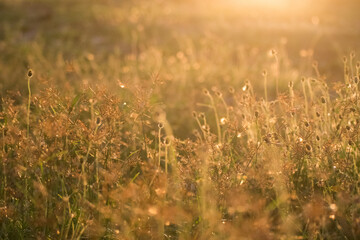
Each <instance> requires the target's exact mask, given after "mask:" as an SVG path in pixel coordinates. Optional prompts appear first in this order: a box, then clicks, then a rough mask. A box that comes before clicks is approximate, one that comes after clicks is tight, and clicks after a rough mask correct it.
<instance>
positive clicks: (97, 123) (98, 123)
mask: <svg viewBox="0 0 360 240" xmlns="http://www.w3.org/2000/svg"><path fill="white" fill-rule="evenodd" d="M96 125H97V126H100V125H101V117H97V118H96Z"/></svg>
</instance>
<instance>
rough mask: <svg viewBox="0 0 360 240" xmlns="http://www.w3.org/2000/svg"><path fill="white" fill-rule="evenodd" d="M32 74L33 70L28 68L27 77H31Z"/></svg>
mask: <svg viewBox="0 0 360 240" xmlns="http://www.w3.org/2000/svg"><path fill="white" fill-rule="evenodd" d="M33 75H34V71H33V70H32V69H31V68H30V69H29V70H28V72H27V76H28V78H31V77H32V76H33Z"/></svg>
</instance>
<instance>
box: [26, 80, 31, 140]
mask: <svg viewBox="0 0 360 240" xmlns="http://www.w3.org/2000/svg"><path fill="white" fill-rule="evenodd" d="M30 78H31V77H28V81H27V82H28V84H27V85H28V91H29V99H28V106H27V119H26V120H27V121H26V124H27V132H26V137H27V138H29V133H30V104H31V87H30Z"/></svg>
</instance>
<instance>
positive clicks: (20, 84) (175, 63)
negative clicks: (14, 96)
mask: <svg viewBox="0 0 360 240" xmlns="http://www.w3.org/2000/svg"><path fill="white" fill-rule="evenodd" d="M359 9H360V1H357V0H317V1H310V0H251V1H249V0H248V1H245V0H207V1H200V0H151V1H150V0H132V1H120V0H118V1H115V0H76V1H74V0H71V1H70V0H62V1H52V0H2V1H0V53H1V54H0V93H1V94H5V93H6V92H7V91H9V90H10V91H19V92H20V93H21V94H26V91H27V90H26V80H25V74H26V72H27V69H28V68H32V69H33V70H34V72H35V76H34V78H33V83H32V84H33V86H32V88H33V89H34V91H35V92H36V91H37V90H38V91H40V90H41V89H43V87H45V86H58V87H59V88H58V89H59V91H63V92H67V93H72V92H78V91H81V89H84V87H87V86H93V85H99V84H101V85H104V86H108V87H109V89H111V90H112V91H115V92H116V91H120V90H119V89H120V88H116V87H114V86H117V87H119V86H120V85H121V86H126V87H131V86H136V87H137V88H144V89H149V88H151V87H153V85H154V84H155V83H156V84H157V85H158V87H157V90H156V91H153V92H152V93H151V94H152V95H151V97H152V101H153V102H155V103H157V102H163V103H165V105H166V106H165V108H166V111H168V112H169V113H173V114H169V115H170V121H172V124H173V126H174V128H175V131H176V129H179V128H180V126H181V122H182V121H183V120H184V119H185V118H188V117H189V116H190V115H191V110H192V109H193V108H194V105H195V103H196V102H198V100H199V96H198V95H199V92H201V89H202V88H204V87H207V88H217V89H220V90H221V91H226V90H227V89H228V87H230V86H232V87H234V88H240V87H241V86H243V84H244V82H245V81H246V80H250V81H251V82H252V83H253V85H254V86H255V90H258V92H259V93H258V94H259V96H261V93H262V92H263V89H262V87H263V84H262V75H261V73H262V71H263V70H267V71H268V72H269V79H270V84H272V83H273V82H272V81H274V79H275V78H279V82H280V90H281V91H283V92H284V91H286V90H287V84H288V82H289V81H290V80H292V81H294V83H295V85H296V84H297V83H298V82H299V80H300V78H301V77H302V76H305V77H311V76H313V75H315V72H314V69H313V67H312V64H313V62H314V61H317V62H318V64H319V72H320V74H321V77H323V78H324V79H326V81H328V82H329V83H331V82H335V81H342V78H343V63H342V59H343V56H349V54H350V52H352V51H354V52H355V53H357V52H358V51H359V43H360V41H359V40H360V21H358V20H359V13H358V10H359ZM271 50H275V51H276V54H277V60H276V59H274V56H272V54H269V53H271ZM276 61H278V63H277V64H278V67H276V66H275V64H276ZM355 61H356V59H355ZM275 68H276V69H275ZM315 76H316V75H315ZM269 88H270V89H269V94H270V96H274V92H275V87H274V84H272V85H271V86H269ZM184 99H186V101H185V100H184ZM179 112H181V113H184V112H186V114H185V116H184V117H179V116H178V115H179V114H177V113H179ZM171 116H172V117H171ZM171 118H173V119H171ZM182 118H184V119H182Z"/></svg>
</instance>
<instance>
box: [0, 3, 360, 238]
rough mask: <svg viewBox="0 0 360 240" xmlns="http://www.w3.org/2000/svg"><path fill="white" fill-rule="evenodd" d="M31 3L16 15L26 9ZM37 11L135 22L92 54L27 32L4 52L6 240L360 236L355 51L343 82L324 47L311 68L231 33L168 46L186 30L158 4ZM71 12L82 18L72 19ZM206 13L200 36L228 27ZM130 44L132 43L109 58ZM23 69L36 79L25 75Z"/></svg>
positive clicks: (0, 217)
mask: <svg viewBox="0 0 360 240" xmlns="http://www.w3.org/2000/svg"><path fill="white" fill-rule="evenodd" d="M19 2H20V3H17V4H19V5H16V4H15V5H16V6H17V7H19V8H14V6H13V5H12V4H14V3H7V2H5V3H4V5H0V7H1V6H5V7H6V9H12V10H13V11H15V12H17V14H20V13H22V12H23V11H25V12H26V11H27V10H26V8H22V7H23V6H25V7H28V5H26V4H29V2H27V1H19ZM37 3H38V4H39V5H35V7H36V8H37V10H38V11H40V13H41V14H42V15H41V14H40V13H39V14H40V15H37V14H36V13H35V14H34V15H32V16H33V17H34V16H43V17H45V18H46V19H47V20H48V21H50V23H51V24H49V25H50V26H53V25H54V24H55V25H56V24H58V25H59V26H69V25H71V24H74V23H79V22H80V20H79V19H78V17H79V16H78V15H76V13H78V14H80V13H81V14H83V15H81V16H82V17H85V18H86V19H89V20H92V21H93V22H92V23H93V24H94V23H97V24H99V25H101V24H102V23H103V22H106V21H109V19H108V18H113V17H116V16H117V17H118V19H117V18H116V19H115V20H114V19H113V22H110V23H109V25H106V26H107V27H111V23H112V24H116V23H122V24H123V27H121V28H119V29H118V32H116V33H114V34H113V35H106V31H108V30H109V29H100V30H99V31H101V34H105V36H107V38H104V39H105V40H104V39H102V40H99V39H97V41H100V43H99V42H96V41H95V40H94V41H95V43H93V44H94V45H91V44H90V43H89V45H86V44H87V43H88V42H87V41H88V40H87V39H86V38H85V39H83V40H81V41H84V42H83V44H85V45H84V46H80V47H78V48H76V47H75V45H76V44H74V42H76V40H75V39H76V38H77V37H78V36H77V35H76V34H75V33H74V35H73V36H67V37H69V38H70V39H71V41H70V42H68V43H67V44H69V46H67V45H66V44H65V43H66V41H65V40H64V39H65V37H63V38H61V43H63V44H64V45H63V47H62V49H61V51H60V52H56V51H55V50H52V51H48V52H47V51H45V50H46V49H55V45H56V44H55V43H53V42H51V41H50V40H51V39H54V38H52V37H51V36H40V37H38V39H36V38H35V39H32V40H29V42H26V43H24V42H21V41H20V40H21V39H23V38H22V37H19V38H16V37H14V36H16V34H20V33H21V31H22V30H16V29H8V32H7V33H6V34H7V35H6V34H5V35H6V36H5V37H4V38H3V41H2V42H0V49H2V50H4V51H6V55H7V56H8V58H5V57H3V56H1V57H0V66H5V67H7V68H6V70H4V72H2V73H0V76H1V79H2V82H1V84H2V85H1V86H2V88H1V90H2V92H1V94H2V96H1V102H0V103H1V104H0V124H1V125H0V126H1V128H0V131H1V137H0V146H1V155H0V156H1V166H0V170H1V173H0V239H357V238H359V237H360V220H359V219H360V205H359V203H360V197H359V196H360V195H359V187H360V186H359V167H360V157H359V153H360V150H359V141H360V140H359V127H360V107H359V104H360V99H359V94H360V92H359V78H360V64H359V63H358V62H357V56H356V55H355V52H353V53H351V54H350V55H349V56H347V57H344V59H343V61H342V63H341V66H340V67H338V68H341V69H343V71H341V73H337V75H335V76H339V75H342V76H343V80H341V81H340V80H339V81H329V80H328V79H327V78H326V77H325V74H324V73H323V72H326V70H324V68H323V65H322V63H321V62H320V63H319V64H318V63H317V62H314V61H313V60H314V54H313V52H312V51H315V50H314V49H312V47H313V46H310V47H311V49H308V50H304V51H305V52H300V55H301V58H302V64H299V66H298V67H297V66H295V64H292V61H291V59H292V58H291V56H289V55H288V52H289V51H288V49H287V48H288V46H287V42H286V41H285V40H284V39H282V40H280V41H279V42H277V44H275V45H276V47H275V48H274V49H272V50H270V51H268V49H267V51H262V49H261V47H264V45H261V44H260V47H259V48H257V47H252V46H249V47H248V45H243V46H237V45H236V44H235V42H236V39H235V38H234V39H233V41H230V42H226V41H227V40H229V39H231V37H229V36H226V33H228V32H227V31H225V30H224V29H222V27H221V24H220V26H218V25H216V26H213V27H214V28H215V30H214V31H215V32H216V31H220V30H221V31H224V36H223V37H224V38H223V39H222V38H219V37H218V36H216V35H213V32H211V27H210V28H209V29H207V30H208V31H209V32H206V33H204V35H202V34H201V33H197V32H196V31H195V32H192V33H188V32H187V33H185V34H181V33H178V31H177V29H176V30H173V31H170V32H169V35H171V37H164V38H160V37H159V36H154V35H153V34H155V33H156V32H160V33H164V32H162V30H163V31H164V29H162V30H161V28H165V32H166V31H167V30H169V29H173V28H174V29H175V25H176V23H174V22H166V21H163V22H162V21H160V18H161V17H164V16H167V14H168V13H167V10H166V9H165V10H160V9H158V8H156V7H153V6H151V4H149V3H148V4H146V3H144V4H143V5H140V6H137V5H132V4H131V3H129V2H126V3H123V4H119V5H120V6H119V5H117V4H115V3H114V2H112V1H109V2H106V3H102V4H100V3H98V2H96V1H95V2H93V1H91V3H90V6H92V7H93V10H92V11H91V12H90V13H88V12H84V11H83V10H84V9H83V7H84V5H83V4H84V3H83V2H82V1H79V2H77V3H76V4H74V5H71V3H69V2H67V1H65V3H63V4H60V5H56V4H55V5H52V3H50V2H47V1H37ZM159 3H161V4H162V6H163V7H171V6H173V5H171V4H175V6H181V7H182V8H179V10H178V11H175V13H174V14H175V15H176V14H179V15H180V16H183V17H184V16H185V17H184V20H189V21H190V20H192V18H193V17H194V16H196V15H194V14H192V13H191V12H190V13H189V16H188V17H186V16H187V15H186V14H184V13H183V12H182V11H183V10H184V9H183V8H185V7H186V6H188V5H186V4H184V5H182V4H179V3H177V2H176V1H175V2H172V3H171V4H170V5H167V4H166V3H164V2H162V1H159ZM22 4H24V5H22ZM176 4H178V5H176ZM85 5H86V4H85ZM30 6H31V7H34V5H31V4H30ZM54 6H60V7H61V8H60V7H59V8H54ZM69 6H70V7H71V6H74V8H73V9H71V8H70V7H69ZM112 6H116V8H115V9H114V11H110V10H109V8H110V7H112ZM14 9H16V10H14ZM64 9H65V10H69V9H71V10H72V11H74V12H72V13H71V14H69V16H71V17H73V18H70V17H69V16H68V18H65V19H64V20H62V21H69V22H70V23H67V22H65V23H59V22H57V21H60V18H59V16H61V14H65V15H66V14H67V13H66V11H63V10H64ZM129 9H130V10H129ZM185 9H187V8H185ZM0 10H1V8H0ZM105 10H106V11H105ZM126 10H129V11H130V14H129V16H127V15H126V14H124V12H126ZM155 10H157V11H155ZM107 11H109V15H110V16H107V15H106V14H104V12H105V13H106V12H107ZM173 11H174V10H173ZM119 12H120V13H119ZM185 12H186V11H185ZM145 13H148V14H145ZM112 14H113V15H112ZM162 14H163V15H162ZM181 14H183V15H181ZM199 14H200V15H199V16H201V17H199V18H200V19H198V20H197V21H196V23H197V24H198V25H196V26H195V28H196V27H200V26H201V24H202V20H204V19H208V21H211V20H212V18H211V16H208V15H207V14H208V13H207V12H206V11H204V12H202V11H200V10H199ZM20 15H21V14H20ZM25 15H26V14H25ZM88 15H90V16H88ZM159 15H160V17H159ZM26 16H27V15H26ZM231 17H233V16H232V15H231ZM9 18H10V17H9ZM34 18H35V20H36V21H40V20H38V19H37V18H36V17H34ZM48 18H49V19H50V20H49V19H48ZM142 18H144V19H142ZM168 19H172V18H171V17H168ZM35 20H34V21H35ZM225 20H226V19H225ZM225 20H224V21H225ZM13 21H15V20H13ZM117 21H119V22H117ZM190 22H191V21H190ZM19 24H20V23H19ZM23 24H24V25H23V26H27V25H26V23H23ZM20 25H21V24H20ZM225 25H226V24H225ZM4 26H5V27H4ZM34 26H41V28H43V30H39V34H40V35H41V34H45V33H47V32H46V31H45V30H46V29H47V28H48V26H47V25H46V24H45V23H42V22H41V23H38V25H36V24H35V25H34ZM85 26H86V25H85ZM226 26H227V25H226ZM2 27H4V28H6V24H4V25H3V26H2ZM89 29H90V28H89ZM89 29H87V28H86V27H85V28H84V34H85V35H86V36H88V37H96V36H97V35H96V34H94V33H92V32H91V31H89ZM183 30H184V29H182V30H181V31H183ZM188 30H194V29H192V28H190V27H189V28H188ZM17 31H18V32H17ZM56 31H57V30H54V32H50V33H53V34H55V35H56V34H59V33H57V32H56ZM129 32H130V33H131V34H130V35H129V34H127V33H129ZM67 33H68V34H69V35H71V33H72V32H71V31H69V32H67ZM176 34H178V35H176ZM59 35H60V36H62V34H59ZM199 35H200V36H199ZM121 36H126V37H124V39H122V41H121V44H124V46H121V47H119V48H117V47H114V49H115V51H114V52H112V50H107V49H106V46H107V47H109V46H114V42H112V41H111V39H112V38H114V39H117V38H118V37H121ZM174 36H177V38H178V39H179V40H176V41H175V37H174ZM189 36H190V37H189ZM72 37H74V39H72ZM227 37H229V39H227ZM316 38H317V37H316V36H315V37H314V39H316ZM19 39H20V40H19ZM17 41H18V42H17ZM46 41H49V42H48V43H47V42H46ZM102 41H105V42H106V41H109V42H108V43H107V44H108V45H107V44H105V43H104V45H106V46H105V47H104V46H97V44H100V45H101V44H103V42H102ZM225 43H228V45H226V44H225ZM53 44H55V45H53ZM264 44H265V43H264ZM17 46H20V47H19V48H17ZM266 47H267V46H266ZM266 47H264V48H266ZM89 49H90V50H89ZM116 49H117V50H116ZM122 49H125V50H122ZM275 49H276V50H275ZM72 50H73V52H72ZM290 50H291V49H290ZM89 51H90V52H89ZM92 51H93V52H92ZM126 51H128V52H126ZM261 52H262V53H261ZM67 54H70V55H71V54H73V55H72V57H69V55H67ZM21 56H22V57H21ZM66 58H69V59H70V60H66ZM5 59H7V60H6V61H8V62H6V61H5ZM19 59H22V60H23V61H25V62H26V64H27V65H29V66H31V68H32V69H34V70H31V71H30V70H29V71H27V69H22V68H23V67H21V68H20V69H17V67H16V66H17V65H16V64H17V63H19ZM24 59H25V60H24ZM22 60H21V61H22ZM336 61H337V60H336V59H335V60H333V62H336ZM333 62H331V61H330V60H328V62H326V63H325V64H329V65H331V64H330V63H333ZM264 69H266V70H264ZM325 69H326V68H325ZM10 70H14V75H11V71H10ZM15 70H16V71H15ZM302 75H303V76H305V77H301V76H302ZM332 76H334V75H332ZM5 77H6V78H7V77H9V78H10V79H12V78H14V79H15V78H18V79H21V80H23V82H17V83H15V84H14V83H13V82H10V81H5V80H4V79H5ZM330 77H331V76H330ZM239 79H252V80H239ZM98 80H101V81H102V82H103V84H99V81H98ZM27 84H28V87H26V85H27ZM59 86H61V87H59Z"/></svg>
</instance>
